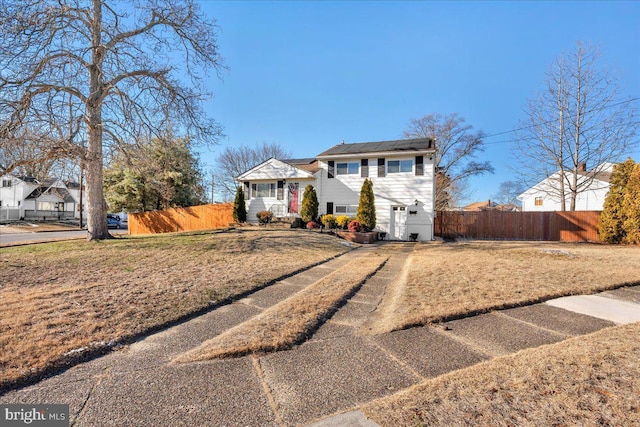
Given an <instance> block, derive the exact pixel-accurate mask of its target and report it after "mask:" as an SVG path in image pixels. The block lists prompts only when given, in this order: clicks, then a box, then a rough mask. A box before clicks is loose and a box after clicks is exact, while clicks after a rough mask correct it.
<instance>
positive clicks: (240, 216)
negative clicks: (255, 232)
mask: <svg viewBox="0 0 640 427" xmlns="http://www.w3.org/2000/svg"><path fill="white" fill-rule="evenodd" d="M233 220H234V221H235V222H238V223H243V222H247V207H246V205H245V203H244V190H243V189H242V187H238V188H237V189H236V198H235V200H234V202H233Z"/></svg>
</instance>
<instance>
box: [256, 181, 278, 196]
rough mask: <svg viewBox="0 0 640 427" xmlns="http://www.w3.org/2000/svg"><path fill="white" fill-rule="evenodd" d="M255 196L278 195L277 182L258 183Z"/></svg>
mask: <svg viewBox="0 0 640 427" xmlns="http://www.w3.org/2000/svg"><path fill="white" fill-rule="evenodd" d="M255 197H276V183H275V182H272V183H260V184H256V194H255Z"/></svg>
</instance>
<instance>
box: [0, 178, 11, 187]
mask: <svg viewBox="0 0 640 427" xmlns="http://www.w3.org/2000/svg"><path fill="white" fill-rule="evenodd" d="M2 186H3V187H11V180H10V179H3V180H2Z"/></svg>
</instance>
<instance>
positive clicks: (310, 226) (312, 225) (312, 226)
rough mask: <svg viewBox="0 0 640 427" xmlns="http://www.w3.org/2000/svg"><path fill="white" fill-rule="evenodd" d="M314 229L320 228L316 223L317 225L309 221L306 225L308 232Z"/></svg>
mask: <svg viewBox="0 0 640 427" xmlns="http://www.w3.org/2000/svg"><path fill="white" fill-rule="evenodd" d="M314 228H320V226H319V225H318V223H317V222H315V221H309V222H308V223H307V229H308V230H313V229H314Z"/></svg>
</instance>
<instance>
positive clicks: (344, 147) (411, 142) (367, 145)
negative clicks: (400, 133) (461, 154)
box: [318, 138, 435, 157]
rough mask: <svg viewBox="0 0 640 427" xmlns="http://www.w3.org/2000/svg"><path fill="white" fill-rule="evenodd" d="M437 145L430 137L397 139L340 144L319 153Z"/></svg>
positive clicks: (350, 152)
mask: <svg viewBox="0 0 640 427" xmlns="http://www.w3.org/2000/svg"><path fill="white" fill-rule="evenodd" d="M433 149H435V146H434V144H433V140H432V139H430V138H416V139H400V140H397V141H379V142H360V143H355V144H338V145H334V146H333V147H331V148H329V149H328V150H327V151H325V152H323V153H320V154H318V157H322V156H338V155H341V154H360V153H381V152H391V151H400V152H405V151H409V152H410V151H425V150H433Z"/></svg>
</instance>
